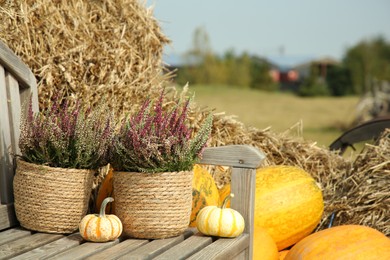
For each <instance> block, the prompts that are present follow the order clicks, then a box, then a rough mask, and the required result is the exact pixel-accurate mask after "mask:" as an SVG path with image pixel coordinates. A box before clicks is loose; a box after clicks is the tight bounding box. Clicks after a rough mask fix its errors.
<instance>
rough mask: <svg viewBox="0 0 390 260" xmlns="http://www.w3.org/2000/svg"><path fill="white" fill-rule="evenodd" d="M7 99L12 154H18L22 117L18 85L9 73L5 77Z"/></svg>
mask: <svg viewBox="0 0 390 260" xmlns="http://www.w3.org/2000/svg"><path fill="white" fill-rule="evenodd" d="M5 81H6V84H5V86H6V89H7V99H8V114H9V120H10V121H9V124H10V129H11V139H12V140H11V143H12V152H13V154H20V150H19V136H20V116H21V115H22V109H21V103H20V94H19V83H18V82H17V81H16V79H15V78H14V77H13V76H12V75H11V74H9V73H6V76H5Z"/></svg>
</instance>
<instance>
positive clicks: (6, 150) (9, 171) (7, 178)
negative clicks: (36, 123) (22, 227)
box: [0, 65, 14, 204]
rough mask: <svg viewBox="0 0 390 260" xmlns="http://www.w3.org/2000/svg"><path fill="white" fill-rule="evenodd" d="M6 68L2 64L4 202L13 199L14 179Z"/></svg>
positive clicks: (0, 190) (0, 188)
mask: <svg viewBox="0 0 390 260" xmlns="http://www.w3.org/2000/svg"><path fill="white" fill-rule="evenodd" d="M6 83H7V82H6V80H5V71H4V68H3V67H2V66H1V65H0V198H1V203H2V204H8V203H11V202H12V201H13V194H12V192H11V190H10V187H11V186H12V179H13V171H14V168H13V163H12V161H13V160H12V156H11V154H10V152H11V151H12V150H11V149H12V138H11V131H12V130H11V126H10V118H9V113H8V99H7V96H8V95H7V88H6Z"/></svg>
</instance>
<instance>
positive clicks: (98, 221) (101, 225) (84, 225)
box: [79, 197, 123, 242]
mask: <svg viewBox="0 0 390 260" xmlns="http://www.w3.org/2000/svg"><path fill="white" fill-rule="evenodd" d="M112 201H114V199H113V198H111V197H108V198H106V199H104V200H103V203H102V205H101V207H100V214H99V215H96V214H89V215H86V216H85V217H84V218H83V219H82V220H81V222H80V224H79V230H80V235H81V236H82V237H83V238H84V239H85V240H88V241H92V242H107V241H111V240H115V239H117V238H118V237H119V236H120V235H121V234H122V229H123V227H122V222H121V221H120V219H119V218H118V217H117V216H115V215H106V214H105V209H106V205H107V203H109V202H112Z"/></svg>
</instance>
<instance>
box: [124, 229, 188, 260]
mask: <svg viewBox="0 0 390 260" xmlns="http://www.w3.org/2000/svg"><path fill="white" fill-rule="evenodd" d="M193 232H194V231H193V230H186V231H185V232H184V234H182V235H180V236H177V237H172V238H166V239H157V240H153V241H151V242H150V243H148V244H146V245H144V246H141V247H139V248H137V249H136V250H133V251H131V252H130V253H129V254H125V255H123V256H122V257H120V258H118V259H123V260H124V259H129V258H130V257H131V259H152V258H154V257H156V256H158V255H159V254H161V253H163V252H164V251H166V250H168V249H169V248H171V247H173V246H175V245H177V244H178V243H180V242H182V241H184V239H186V238H187V237H189V236H191V235H193V234H194V233H193Z"/></svg>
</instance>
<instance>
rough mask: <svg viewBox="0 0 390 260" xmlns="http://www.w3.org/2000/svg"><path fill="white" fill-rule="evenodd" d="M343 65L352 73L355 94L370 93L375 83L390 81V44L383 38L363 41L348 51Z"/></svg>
mask: <svg viewBox="0 0 390 260" xmlns="http://www.w3.org/2000/svg"><path fill="white" fill-rule="evenodd" d="M343 64H344V66H345V68H347V69H348V70H349V71H350V73H351V80H352V84H353V92H354V93H355V94H362V93H365V92H368V91H370V88H371V85H372V82H373V81H376V80H386V81H390V44H389V43H387V42H386V41H385V39H384V38H383V37H377V38H374V39H371V40H365V41H362V42H360V43H358V44H357V45H355V46H353V47H352V48H349V49H348V50H347V52H346V54H345V56H344V59H343Z"/></svg>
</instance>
